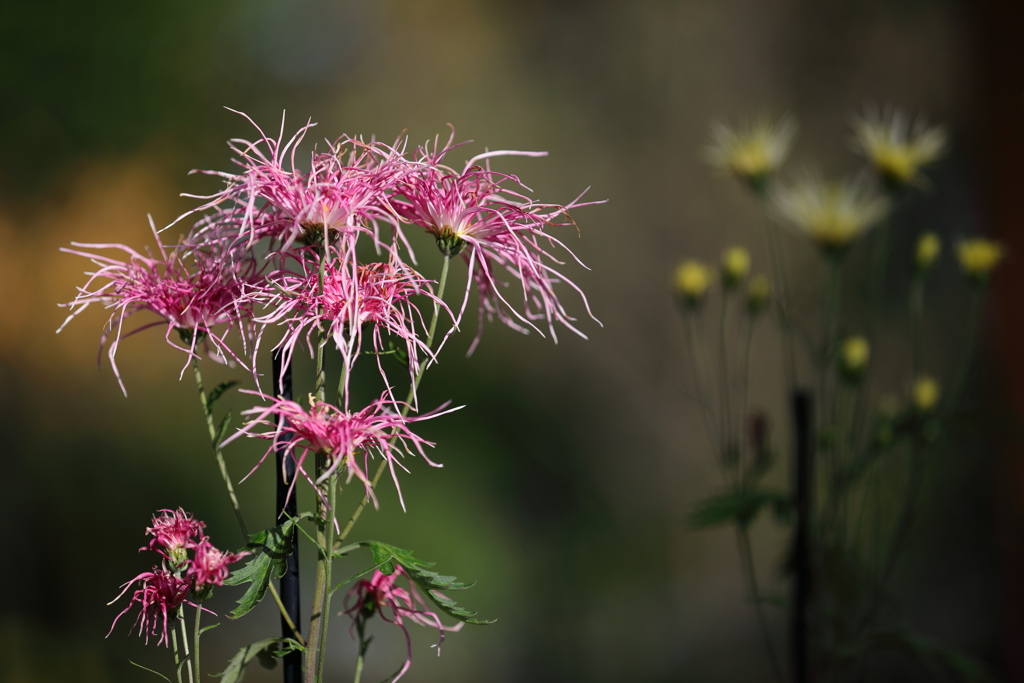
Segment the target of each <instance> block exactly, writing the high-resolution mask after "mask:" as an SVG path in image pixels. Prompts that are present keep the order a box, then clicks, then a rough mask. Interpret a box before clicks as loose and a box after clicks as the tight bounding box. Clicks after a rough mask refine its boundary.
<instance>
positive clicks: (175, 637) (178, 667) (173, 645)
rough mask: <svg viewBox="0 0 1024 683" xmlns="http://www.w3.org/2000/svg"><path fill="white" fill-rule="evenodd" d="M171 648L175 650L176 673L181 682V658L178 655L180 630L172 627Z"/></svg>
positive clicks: (179, 682)
mask: <svg viewBox="0 0 1024 683" xmlns="http://www.w3.org/2000/svg"><path fill="white" fill-rule="evenodd" d="M171 650H173V652H174V673H175V675H176V676H177V678H178V683H181V658H180V657H178V632H177V631H175V630H174V628H173V627H172V628H171Z"/></svg>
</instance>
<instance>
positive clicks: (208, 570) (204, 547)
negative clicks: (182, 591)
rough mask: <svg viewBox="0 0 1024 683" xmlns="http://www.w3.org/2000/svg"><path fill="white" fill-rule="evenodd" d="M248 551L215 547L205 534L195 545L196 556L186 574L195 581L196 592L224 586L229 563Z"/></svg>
mask: <svg viewBox="0 0 1024 683" xmlns="http://www.w3.org/2000/svg"><path fill="white" fill-rule="evenodd" d="M248 554H249V552H248V551H242V552H240V553H226V552H224V551H223V550H218V549H217V548H214V547H213V545H212V544H211V543H210V539H208V538H206V537H205V536H204V537H203V539H202V540H201V541H199V543H198V544H197V545H196V546H195V556H194V557H193V558H192V562H191V563H190V564H189V566H188V571H187V572H186V576H187V577H188V578H190V579H193V580H194V581H195V589H196V592H197V593H198V592H200V591H202V589H204V588H207V587H212V586H223V585H224V580H225V579H226V578H228V574H230V572H229V571H228V565H229V564H233V563H235V562H238V561H239V560H240V559H242V558H243V557H245V556H246V555H248Z"/></svg>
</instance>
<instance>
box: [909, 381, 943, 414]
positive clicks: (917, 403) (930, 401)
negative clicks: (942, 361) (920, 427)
mask: <svg viewBox="0 0 1024 683" xmlns="http://www.w3.org/2000/svg"><path fill="white" fill-rule="evenodd" d="M911 394H912V398H913V401H914V408H916V409H917V411H918V412H919V413H927V412H931V410H932V409H933V408H935V406H936V405H937V404H938V403H939V398H940V397H941V395H942V390H941V389H940V387H939V383H938V381H936V380H935V378H934V377H931V376H930V375H919V376H918V378H917V380H916V381H915V382H914V388H913V390H912V392H911Z"/></svg>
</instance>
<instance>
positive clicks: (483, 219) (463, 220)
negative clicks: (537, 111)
mask: <svg viewBox="0 0 1024 683" xmlns="http://www.w3.org/2000/svg"><path fill="white" fill-rule="evenodd" d="M452 148H453V145H452V144H451V142H449V144H448V145H447V146H446V147H445V148H444V149H441V150H439V151H438V150H437V148H436V145H435V147H434V149H433V150H429V149H426V148H421V149H420V150H419V156H418V160H417V164H416V165H415V167H414V168H412V169H411V170H407V172H406V173H404V174H403V175H402V176H401V179H400V181H399V183H398V187H399V189H398V191H399V195H398V196H397V197H396V198H394V199H393V200H392V205H393V206H394V207H395V210H396V211H398V213H399V215H401V216H402V217H403V218H404V219H405V220H407V221H409V222H411V223H414V224H416V225H419V226H420V227H422V228H424V229H425V230H426V231H427V232H428V233H430V234H431V235H432V236H433V237H434V238H435V239H436V240H437V244H438V247H439V248H440V249H441V251H442V253H445V254H447V255H450V256H454V255H456V254H459V253H461V254H462V256H463V258H464V259H465V261H466V263H467V264H468V266H469V269H470V277H469V278H468V280H467V285H466V295H465V298H464V300H463V304H462V309H461V310H460V312H459V319H461V316H462V313H463V312H464V311H465V307H466V302H467V301H468V297H469V291H470V289H471V288H472V286H473V284H474V283H475V284H476V286H477V289H478V292H479V295H480V301H481V303H480V317H481V319H482V318H483V317H488V318H491V317H497V318H498V319H499V320H500V321H501V322H504V323H506V324H508V325H509V326H510V327H512V328H513V329H515V330H517V331H521V332H525V331H526V329H527V328H532V329H534V330H537V331H538V332H540V330H539V328H538V327H537V326H536V325H535V323H543V324H544V325H545V327H546V328H547V331H548V332H549V333H550V334H551V336H552V338H553V339H555V340H556V341H557V333H556V331H555V327H554V324H555V323H556V322H557V323H560V324H561V325H564V326H565V327H566V328H568V329H570V330H572V331H573V332H575V333H576V334H578V335H580V336H581V337H584V338H585V337H586V335H584V334H583V333H582V332H581V331H580V330H578V329H577V328H576V327H575V326H574V325H573V322H574V321H575V318H573V317H572V316H570V315H569V314H568V312H567V311H566V310H565V308H564V306H563V305H562V303H561V302H560V300H559V298H558V294H557V293H556V291H555V285H558V284H563V285H565V286H568V287H569V288H570V289H573V290H575V291H576V292H577V293H578V294H579V295H580V298H581V299H582V300H583V304H584V307H585V308H586V310H587V313H588V314H589V315H590V317H591V318H594V316H593V313H591V312H590V307H589V304H588V303H587V299H586V296H585V295H584V294H583V292H582V291H581V290H580V289H579V287H577V286H576V285H575V284H573V282H572V281H571V280H569V279H568V278H566V277H565V276H563V275H562V274H561V273H559V272H558V270H556V266H561V265H563V263H562V261H560V260H559V259H558V258H557V257H556V256H555V255H554V254H553V253H552V251H553V250H554V249H558V250H561V251H564V252H565V253H567V254H569V256H570V257H572V258H573V259H574V260H576V261H577V263H580V262H579V259H576V257H575V256H574V255H573V254H572V252H571V251H570V250H569V249H568V248H567V247H566V246H565V245H564V244H563V243H562V242H561V241H559V240H558V239H556V238H555V237H554V236H552V235H551V234H549V233H548V232H547V230H548V228H551V227H557V226H572V227H573V228H575V223H573V221H572V219H571V218H569V215H568V210H569V209H572V208H575V207H579V206H584V205H585V204H584V203H581V202H580V201H579V198H577V199H576V200H575V201H573V202H571V203H570V204H568V205H566V206H560V205H556V204H540V203H537V202H534V201H533V200H531V199H530V198H529V197H527V196H526V195H525V194H522V192H520V191H517V190H515V189H512V188H510V187H509V186H512V187H519V188H521V189H522V190H523V191H526V190H527V188H525V186H523V185H522V184H521V183H520V182H519V179H518V178H516V177H515V176H512V175H507V174H501V173H497V172H494V171H491V170H490V168H489V167H488V166H486V165H485V166H483V167H482V166H479V165H477V162H480V161H483V160H485V159H489V158H490V157H493V156H498V155H508V154H526V155H530V156H541V155H543V154H544V153H540V152H513V151H501V152H488V153H486V154H482V155H479V156H477V157H474V158H473V159H470V160H469V161H468V162H467V163H466V166H465V168H464V170H463V171H461V172H458V171H455V170H453V169H451V168H449V167H447V166H444V165H442V163H441V162H442V160H443V157H444V156H445V154H446V153H447V152H448V151H450V150H451V149H452ZM487 163H488V164H489V162H487ZM559 221H561V222H559ZM580 265H582V263H580ZM499 267H500V268H501V269H502V270H503V271H505V272H506V273H507V274H508V275H509V276H511V279H510V280H508V281H506V280H502V279H501V278H500V277H499V276H498V274H497V273H496V272H495V271H496V269H497V268H499ZM506 289H509V290H510V291H509V294H508V295H506V294H504V293H503V291H504V290H506ZM516 290H518V291H516ZM517 299H520V300H521V301H520V305H519V307H518V308H517V307H516V306H515V305H513V302H514V301H515V300H517ZM510 300H511V301H510ZM519 309H521V310H519ZM506 312H507V313H506ZM594 319H595V320H596V318H594ZM479 338H480V332H479V331H478V333H477V338H476V340H475V341H474V343H473V346H474V347H475V346H476V343H477V342H478V341H479ZM471 351H472V349H471Z"/></svg>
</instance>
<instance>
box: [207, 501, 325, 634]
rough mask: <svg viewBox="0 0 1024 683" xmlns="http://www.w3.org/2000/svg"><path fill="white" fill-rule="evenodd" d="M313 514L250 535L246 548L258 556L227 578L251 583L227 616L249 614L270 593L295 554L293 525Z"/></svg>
mask: <svg viewBox="0 0 1024 683" xmlns="http://www.w3.org/2000/svg"><path fill="white" fill-rule="evenodd" d="M308 516H310V513H308V512H307V513H303V514H302V515H299V516H298V517H292V518H290V519H288V520H287V521H285V522H284V523H283V524H280V525H278V526H275V527H272V528H270V529H265V530H263V531H260V532H258V533H255V534H250V535H249V543H248V544H247V545H246V546H245V549H246V550H248V551H249V552H251V553H255V556H254V557H253V558H252V559H251V560H249V561H248V562H246V563H245V566H243V567H241V568H240V569H236V570H235V571H233V572H231V575H230V576H229V577H228V578H227V579H226V580H225V581H224V584H225V585H228V586H240V585H242V584H244V583H248V584H251V585H250V586H249V588H248V589H247V590H246V591H245V594H244V595H242V597H241V598H239V600H238V607H236V608H235V609H234V610H233V611H232V612H231V613H230V614H229V615H228V616H230V617H231V618H232V619H238V618H239V617H242V616H245V615H246V614H248V613H249V612H250V611H251V610H252V608H253V607H255V606H256V605H257V604H259V602H260V600H262V599H263V596H264V595H266V593H267V587H268V586H269V585H270V581H271V580H272V579H280V578H281V577H282V576H284V574H285V572H286V571H287V570H288V556H289V555H291V554H292V546H293V541H292V539H293V537H294V535H295V534H294V528H295V527H296V525H297V524H298V523H299V521H300V520H302V519H303V518H305V517H308Z"/></svg>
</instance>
